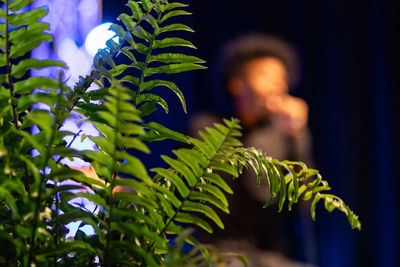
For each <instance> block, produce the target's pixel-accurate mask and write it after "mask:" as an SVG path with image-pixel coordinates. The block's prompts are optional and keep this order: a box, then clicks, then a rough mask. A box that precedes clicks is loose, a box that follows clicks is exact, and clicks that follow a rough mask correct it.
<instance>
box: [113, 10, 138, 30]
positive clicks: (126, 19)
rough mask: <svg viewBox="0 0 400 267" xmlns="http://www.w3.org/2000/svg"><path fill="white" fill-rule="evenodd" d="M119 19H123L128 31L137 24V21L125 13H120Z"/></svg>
mask: <svg viewBox="0 0 400 267" xmlns="http://www.w3.org/2000/svg"><path fill="white" fill-rule="evenodd" d="M117 20H119V21H122V23H123V24H124V25H125V27H126V29H127V30H128V31H131V30H132V29H133V28H134V27H135V26H136V23H135V22H134V21H133V20H132V18H131V17H130V16H129V15H127V14H125V13H122V14H121V15H119V16H118V18H117Z"/></svg>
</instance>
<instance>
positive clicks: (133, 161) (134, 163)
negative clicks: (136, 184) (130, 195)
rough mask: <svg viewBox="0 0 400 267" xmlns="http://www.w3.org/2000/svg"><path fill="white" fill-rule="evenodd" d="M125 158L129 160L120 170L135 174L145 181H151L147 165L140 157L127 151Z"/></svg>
mask: <svg viewBox="0 0 400 267" xmlns="http://www.w3.org/2000/svg"><path fill="white" fill-rule="evenodd" d="M125 159H126V161H127V162H126V163H125V164H122V165H121V167H120V171H122V172H125V173H128V174H130V175H133V176H135V177H136V178H139V179H141V180H143V181H145V182H146V181H147V182H150V181H151V179H150V177H149V175H148V174H147V169H146V167H145V166H144V165H143V163H142V162H141V161H140V160H139V159H138V158H136V157H134V156H131V155H128V154H127V153H125Z"/></svg>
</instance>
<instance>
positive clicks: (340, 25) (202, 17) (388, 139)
mask: <svg viewBox="0 0 400 267" xmlns="http://www.w3.org/2000/svg"><path fill="white" fill-rule="evenodd" d="M117 2H118V3H117ZM124 2H125V1H110V0H104V1H103V5H104V10H103V12H104V19H103V20H104V21H113V20H114V18H115V17H116V16H117V15H118V14H119V13H121V12H125V11H126V10H125V9H124V6H123V3H124ZM185 2H186V1H185ZM187 2H188V3H190V4H191V6H190V7H189V9H190V10H191V11H192V12H193V13H194V15H193V16H192V17H190V18H186V22H187V23H188V24H189V25H191V26H192V27H193V28H194V29H195V30H196V33H195V34H194V35H190V34H189V36H190V37H189V38H192V41H193V42H194V43H195V45H196V46H197V47H198V48H199V49H198V50H196V51H195V52H194V54H195V55H197V56H199V57H201V58H202V59H204V60H206V61H207V62H208V63H207V66H208V67H209V69H208V70H205V71H195V72H191V73H187V74H183V75H179V78H177V83H178V84H179V85H180V88H181V89H182V91H183V92H184V94H185V96H186V98H187V104H188V115H186V114H184V113H183V112H182V108H181V107H180V106H179V102H178V100H177V99H176V97H174V96H173V95H172V94H168V93H166V95H165V97H166V98H167V100H168V101H169V103H171V104H170V106H171V107H170V108H171V112H170V113H171V114H172V116H165V115H163V114H162V113H159V114H157V116H159V119H162V120H163V122H164V123H165V124H167V125H168V126H169V127H171V128H173V129H176V130H181V131H183V130H184V129H185V126H186V124H187V122H188V120H189V118H190V116H191V115H192V114H193V113H195V112H197V111H200V110H203V109H210V108H214V109H215V107H216V106H218V107H221V106H223V105H222V104H219V103H220V102H221V101H224V99H221V96H220V94H216V93H215V92H216V91H215V90H218V89H219V88H218V86H216V80H217V79H216V77H215V74H214V65H215V57H216V55H217V54H218V51H219V48H220V46H221V45H222V44H223V43H224V42H226V41H227V40H229V39H230V38H233V37H235V36H237V35H238V34H240V33H245V32H249V31H251V32H254V31H258V32H264V33H267V34H275V35H278V36H280V37H282V38H284V39H286V40H287V41H289V42H290V43H292V44H293V45H295V46H296V47H297V49H298V52H299V54H300V57H301V59H302V62H301V67H302V79H301V81H300V83H299V85H298V86H297V88H296V90H295V91H294V94H295V95H296V96H299V97H302V98H304V99H305V100H306V101H307V102H308V103H309V108H310V118H309V126H310V128H311V131H312V134H313V139H314V140H313V141H314V156H315V161H316V163H317V168H318V169H319V170H320V172H321V173H322V175H323V177H324V178H325V179H326V180H328V181H329V184H330V185H331V187H332V188H333V193H334V194H337V195H339V196H341V197H342V198H343V199H344V200H345V202H346V203H347V204H348V205H349V206H350V207H351V208H352V209H353V210H354V211H355V212H356V213H357V214H358V215H359V216H360V219H361V221H362V223H363V229H362V231H361V232H358V231H357V230H351V229H350V227H349V225H348V224H347V221H346V219H345V217H344V216H343V214H341V213H340V212H333V213H332V214H329V213H328V212H326V211H325V210H324V209H323V208H322V207H320V208H319V210H318V211H317V212H318V213H317V222H316V229H317V231H316V232H317V240H318V241H317V244H318V252H319V262H318V264H319V265H320V266H323V267H331V266H332V267H336V266H340V267H346V266H384V267H390V266H400V260H399V256H398V255H399V253H400V250H399V246H400V245H399V241H398V240H399V230H398V226H399V218H398V210H399V194H398V193H397V190H398V188H399V182H398V178H399V175H398V173H399V170H398V168H399V164H398V162H399V154H398V153H397V152H398V151H399V148H400V141H399V138H398V136H399V122H400V118H399V116H400V112H398V111H397V108H398V100H399V99H400V98H399V94H400V92H399V90H400V84H399V75H400V66H399V62H400V56H399V48H400V43H399V36H400V25H399V22H400V18H399V15H400V12H399V10H400V7H399V3H400V1H395V0H393V1H378V0H375V1H373V0H366V1H358V0H357V1H341V0H340V1H321V0H310V1H298V0H280V1H269V0H250V1H239V0H196V1H187ZM216 103H217V104H218V105H216ZM171 114H170V115H171ZM173 146H174V144H172V143H163V145H162V146H158V147H153V148H152V149H153V154H155V155H157V154H158V153H170V152H168V151H170V150H171V149H172V148H173ZM149 160H150V159H149ZM153 164H154V165H156V164H161V161H160V160H158V159H154V158H153V159H151V161H150V162H149V163H147V165H153ZM322 206H323V205H322Z"/></svg>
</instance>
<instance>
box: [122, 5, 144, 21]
mask: <svg viewBox="0 0 400 267" xmlns="http://www.w3.org/2000/svg"><path fill="white" fill-rule="evenodd" d="M126 5H127V6H128V7H129V8H130V9H131V11H132V14H133V17H134V18H135V19H137V20H139V19H140V18H141V17H142V16H143V12H142V10H141V9H140V7H139V5H138V3H136V2H135V1H128V3H127V4H126Z"/></svg>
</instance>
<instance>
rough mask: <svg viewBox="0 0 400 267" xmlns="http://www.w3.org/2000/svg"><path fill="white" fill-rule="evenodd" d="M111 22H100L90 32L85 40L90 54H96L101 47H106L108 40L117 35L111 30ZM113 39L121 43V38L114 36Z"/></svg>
mask: <svg viewBox="0 0 400 267" xmlns="http://www.w3.org/2000/svg"><path fill="white" fill-rule="evenodd" d="M111 24H112V23H110V22H107V23H103V24H100V25H98V26H96V27H94V28H93V29H92V30H91V31H90V32H89V34H88V35H87V37H86V40H85V48H86V51H87V52H88V53H89V55H91V56H94V55H95V54H96V53H97V51H98V50H99V49H103V48H105V47H106V42H107V41H108V40H109V39H111V38H112V37H113V36H114V35H115V33H114V32H113V31H111V30H110V26H111ZM113 41H114V42H116V43H119V38H118V37H114V38H113Z"/></svg>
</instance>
